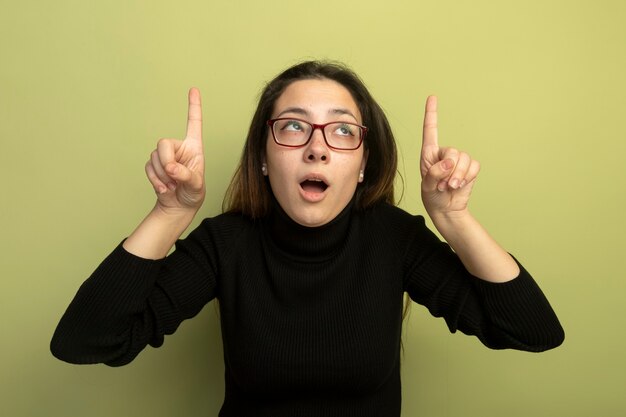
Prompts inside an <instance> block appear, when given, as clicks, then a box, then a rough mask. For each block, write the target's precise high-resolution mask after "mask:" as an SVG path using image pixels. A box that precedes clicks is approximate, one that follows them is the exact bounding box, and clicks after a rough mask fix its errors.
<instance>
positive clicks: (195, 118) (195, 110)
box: [185, 87, 202, 140]
mask: <svg viewBox="0 0 626 417" xmlns="http://www.w3.org/2000/svg"><path fill="white" fill-rule="evenodd" d="M185 138H189V139H196V140H202V102H201V100H200V90H198V89H197V88H195V87H194V88H191V89H190V90H189V110H188V112H187V135H186V136H185Z"/></svg>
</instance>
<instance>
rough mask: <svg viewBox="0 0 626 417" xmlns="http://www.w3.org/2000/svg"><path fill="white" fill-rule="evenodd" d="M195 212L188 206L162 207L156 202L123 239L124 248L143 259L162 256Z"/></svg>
mask: <svg viewBox="0 0 626 417" xmlns="http://www.w3.org/2000/svg"><path fill="white" fill-rule="evenodd" d="M197 212H198V210H197V209H190V208H163V207H162V206H160V205H159V204H158V203H157V204H156V205H155V206H154V208H153V209H152V210H151V211H150V213H148V215H147V216H146V218H145V219H144V220H143V221H142V222H141V223H140V224H139V226H137V228H136V229H135V230H134V231H133V233H132V234H131V235H130V236H128V238H127V239H126V240H125V241H124V244H123V246H124V249H125V250H127V251H128V252H130V253H132V254H133V255H136V256H139V257H141V258H145V259H161V258H164V257H165V256H166V255H167V254H168V253H169V251H170V249H171V248H172V247H173V246H174V243H176V241H177V240H178V239H179V238H180V236H181V235H182V234H183V232H184V231H185V230H187V228H188V227H189V225H190V224H191V222H192V221H193V219H194V217H195V215H196V213H197Z"/></svg>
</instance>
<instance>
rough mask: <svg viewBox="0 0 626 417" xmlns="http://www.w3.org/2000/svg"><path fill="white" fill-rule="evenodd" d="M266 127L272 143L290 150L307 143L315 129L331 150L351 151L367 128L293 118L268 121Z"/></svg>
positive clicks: (347, 123) (361, 140)
mask: <svg viewBox="0 0 626 417" xmlns="http://www.w3.org/2000/svg"><path fill="white" fill-rule="evenodd" d="M267 125H268V126H269V127H270V128H271V130H272V136H273V137H274V142H276V143H277V144H279V145H282V146H287V147H290V148H299V147H301V146H304V145H306V144H307V143H309V141H310V140H311V138H312V137H313V132H314V131H315V129H320V130H321V131H322V136H324V141H325V142H326V145H328V147H329V148H331V149H336V150H341V151H352V150H355V149H358V148H359V146H361V143H363V139H364V138H365V134H366V133H367V128H366V127H365V126H361V125H357V124H355V123H349V122H330V123H324V124H321V125H318V124H315V123H309V122H307V121H305V120H300V119H293V118H280V119H270V120H268V121H267Z"/></svg>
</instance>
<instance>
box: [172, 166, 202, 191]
mask: <svg viewBox="0 0 626 417" xmlns="http://www.w3.org/2000/svg"><path fill="white" fill-rule="evenodd" d="M165 171H166V172H167V175H169V176H170V178H172V179H173V180H174V181H176V182H177V183H178V184H186V185H188V186H190V187H191V189H193V190H199V189H200V188H202V176H201V175H200V174H199V173H198V172H194V171H192V170H190V169H189V168H187V167H186V166H185V165H183V164H179V163H177V162H170V163H169V164H167V166H166V167H165Z"/></svg>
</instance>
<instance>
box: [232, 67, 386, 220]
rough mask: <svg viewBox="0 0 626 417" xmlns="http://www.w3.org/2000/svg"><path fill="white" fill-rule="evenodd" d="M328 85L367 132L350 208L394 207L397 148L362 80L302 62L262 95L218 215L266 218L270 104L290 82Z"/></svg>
mask: <svg viewBox="0 0 626 417" xmlns="http://www.w3.org/2000/svg"><path fill="white" fill-rule="evenodd" d="M304 79H329V80H333V81H335V82H338V83H339V84H341V85H343V86H344V87H345V88H346V89H347V90H348V91H349V92H350V94H351V95H352V98H353V99H354V101H355V103H356V104H357V106H358V108H359V111H360V112H361V116H362V118H363V124H364V125H365V126H367V128H368V132H367V136H366V137H365V140H364V146H365V149H366V150H367V151H368V159H367V165H366V168H365V177H364V181H363V182H362V183H360V184H359V185H358V187H357V189H356V195H355V207H356V208H357V209H365V208H367V207H370V206H372V205H374V204H376V203H379V202H388V203H390V204H394V202H395V200H394V184H393V183H394V178H395V175H396V170H397V165H398V156H397V150H396V142H395V139H394V137H393V133H392V131H391V127H390V126H389V122H388V121H387V117H386V116H385V114H384V112H383V110H382V109H381V108H380V106H379V105H378V103H376V101H375V100H374V98H373V97H372V96H371V95H370V93H369V91H368V90H367V88H366V87H365V84H364V83H363V82H362V81H361V79H360V78H359V77H358V76H357V75H356V74H355V73H354V72H353V71H352V70H350V69H349V68H347V67H346V66H345V65H343V64H341V63H337V62H329V61H306V62H302V63H300V64H296V65H294V66H292V67H290V68H288V69H287V70H285V71H284V72H282V73H281V74H279V75H278V76H277V77H276V78H274V79H273V80H272V81H270V82H269V83H268V84H267V85H266V86H265V88H264V89H263V91H262V93H261V97H260V98H259V105H258V106H257V109H256V112H255V113H254V116H253V117H252V121H251V123H250V129H249V130H248V136H247V138H246V143H245V146H244V149H243V154H242V156H241V160H240V162H239V166H238V167H237V169H236V171H235V173H234V175H233V178H232V180H231V183H230V185H229V187H228V190H227V191H226V195H225V197H224V201H223V204H222V209H223V211H224V212H237V213H241V214H243V215H245V216H249V217H251V218H260V217H264V216H265V215H267V214H268V213H269V210H270V205H271V201H272V191H271V188H270V186H269V183H268V181H267V180H266V177H264V176H263V175H262V173H261V164H262V160H263V156H264V155H265V146H266V141H267V136H268V127H267V120H268V119H270V118H271V115H272V111H273V109H274V104H275V103H276V100H277V99H278V98H279V97H280V95H281V94H282V93H283V91H285V89H286V88H287V86H289V85H290V84H291V83H293V82H294V81H298V80H304Z"/></svg>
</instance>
